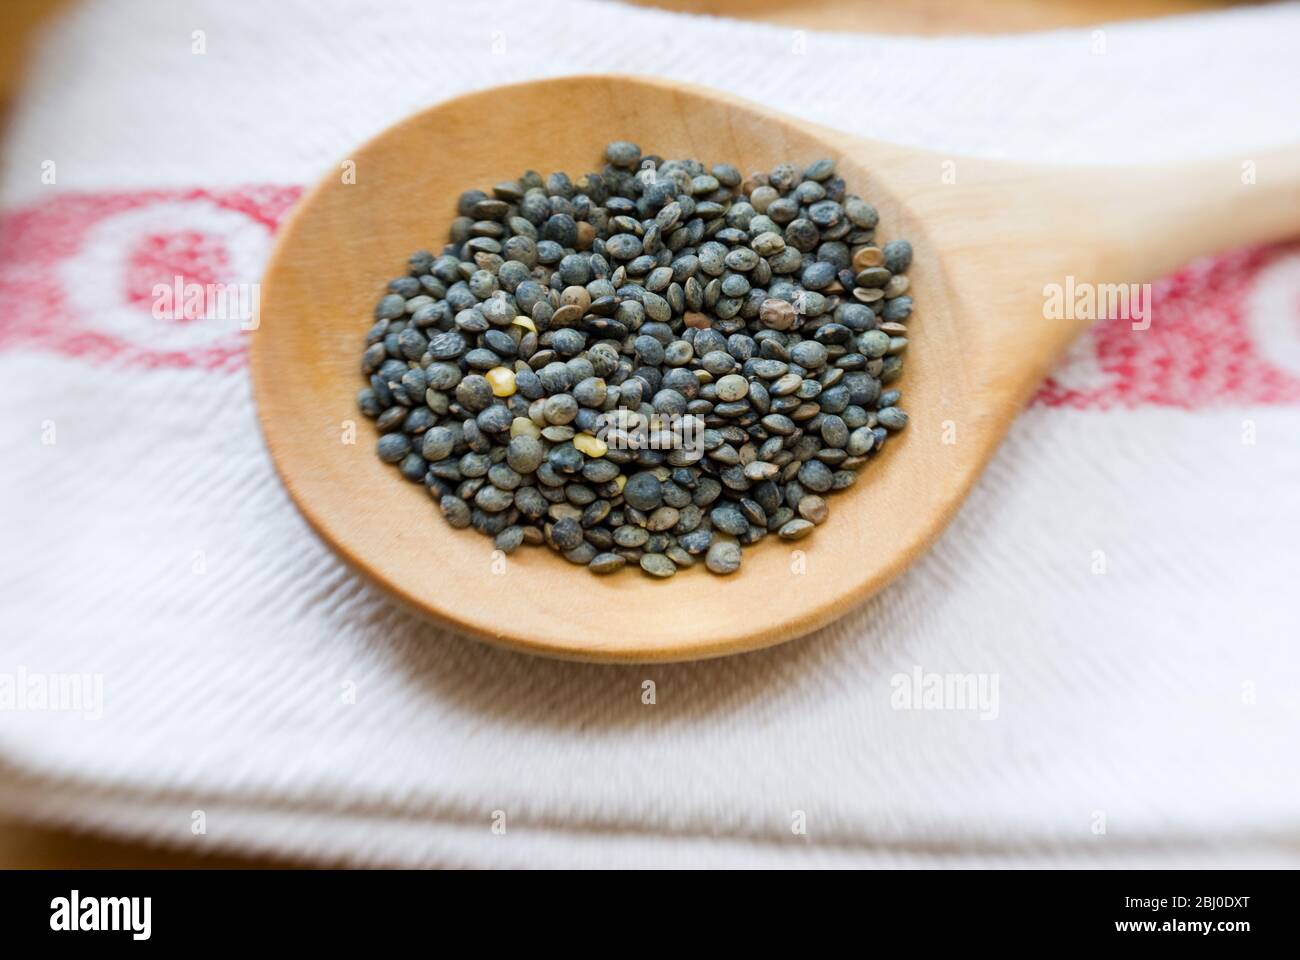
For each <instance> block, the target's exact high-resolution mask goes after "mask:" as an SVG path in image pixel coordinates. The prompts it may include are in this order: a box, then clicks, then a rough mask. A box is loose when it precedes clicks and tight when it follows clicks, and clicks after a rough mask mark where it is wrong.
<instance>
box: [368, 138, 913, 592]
mask: <svg viewBox="0 0 1300 960" xmlns="http://www.w3.org/2000/svg"><path fill="white" fill-rule="evenodd" d="M605 160H606V163H605V165H604V167H603V169H602V170H601V171H600V172H598V173H588V174H587V175H586V176H583V177H580V178H579V179H577V180H576V181H575V180H571V179H570V178H569V177H568V176H567V175H566V174H564V173H552V174H551V175H550V176H548V177H546V178H545V179H543V178H542V176H541V175H539V174H538V173H536V172H534V171H528V172H527V173H525V174H523V175H522V176H521V177H520V178H519V179H518V180H512V181H509V182H505V183H499V184H497V185H496V186H494V187H493V188H492V189H491V190H490V191H486V192H485V191H482V190H468V191H466V192H465V193H463V194H462V195H461V196H460V198H459V201H458V203H457V213H458V216H457V217H456V218H455V220H454V221H453V222H452V225H451V231H450V234H451V235H450V243H448V244H447V245H446V246H445V247H444V248H443V250H442V253H441V254H440V255H434V254H433V253H430V252H427V251H420V252H418V253H416V254H414V255H413V256H412V257H411V258H410V261H409V271H408V274H407V275H406V276H402V277H398V278H397V279H395V280H393V281H392V282H391V283H389V285H388V292H387V293H386V294H385V295H384V296H383V297H382V298H381V299H380V300H379V303H378V305H377V306H376V308H375V323H374V326H373V327H372V328H371V329H370V332H369V333H368V334H367V336H366V349H365V352H364V355H363V358H362V362H361V369H362V373H363V375H364V376H365V377H366V378H367V379H368V380H369V386H367V387H365V388H363V389H362V390H361V392H360V394H359V396H358V403H359V405H360V407H361V410H362V411H363V412H364V413H365V414H366V416H368V417H372V418H374V419H375V421H376V424H377V426H378V429H379V431H380V434H381V436H380V439H379V444H378V452H379V456H380V458H381V459H383V460H385V461H387V462H389V463H393V464H396V465H397V467H398V470H399V471H400V472H401V474H402V476H404V477H405V478H406V479H407V480H410V481H412V482H413V483H422V484H424V485H425V486H426V487H427V488H428V490H429V493H430V494H431V495H432V497H433V498H434V500H435V501H437V503H438V504H439V506H440V508H441V511H442V513H443V515H444V516H445V518H446V520H447V522H448V523H450V524H451V525H452V526H453V527H458V528H460V527H473V528H474V529H475V530H478V531H479V532H481V533H483V534H486V535H488V536H491V537H493V538H495V543H496V547H497V548H499V549H500V550H502V551H504V552H505V553H512V552H513V551H515V550H516V549H518V548H519V547H520V546H522V545H525V544H534V545H540V544H546V545H548V546H550V547H551V548H553V549H555V550H557V551H559V552H560V553H561V554H562V555H563V556H564V557H565V558H566V559H567V560H569V561H570V562H572V563H575V564H582V565H585V566H587V567H588V568H589V569H590V570H591V571H593V572H594V573H601V574H604V573H612V572H614V571H616V570H618V569H620V568H621V567H623V566H625V565H627V564H629V563H632V564H638V565H639V566H640V567H641V569H642V570H644V571H645V572H646V573H647V574H650V575H652V576H655V577H669V576H672V575H673V574H674V573H676V572H677V570H678V569H679V568H681V567H690V566H693V565H694V564H695V563H696V562H697V561H698V560H699V559H700V558H703V560H704V564H705V566H706V567H707V568H708V569H709V570H711V571H712V572H714V573H716V574H729V573H732V572H734V571H736V570H737V569H739V567H740V563H741V546H748V545H750V544H753V543H757V542H758V541H759V540H762V539H763V538H764V537H766V536H767V535H768V534H769V533H773V534H776V535H777V536H779V537H780V538H782V539H784V540H799V539H801V538H803V537H805V536H806V535H808V534H809V533H810V532H811V531H812V530H813V529H814V527H815V526H816V525H818V524H821V523H824V522H825V521H826V519H827V513H828V511H827V504H826V500H825V495H826V494H828V493H830V492H832V491H835V490H841V489H844V488H845V487H848V486H850V485H851V484H852V483H853V482H854V481H855V480H856V479H857V471H858V470H860V469H861V468H862V467H863V466H864V465H865V464H866V463H867V462H868V460H870V459H871V458H873V457H874V456H876V455H877V454H878V453H879V452H880V450H881V448H882V447H883V446H884V444H885V441H886V439H887V438H888V436H889V434H890V432H891V431H896V430H900V429H902V428H903V427H904V426H905V425H906V423H907V414H906V413H904V412H903V410H902V409H900V408H899V406H898V401H899V391H898V390H896V389H893V388H887V387H886V385H888V384H890V383H892V382H893V381H895V380H896V379H897V378H898V376H899V374H900V372H901V369H902V363H903V358H902V355H903V352H904V351H905V349H906V347H907V328H906V321H907V320H908V318H909V316H910V314H911V312H912V298H911V297H910V296H908V295H907V290H908V278H907V275H906V271H907V269H908V267H909V265H910V263H911V259H912V248H911V246H910V244H908V243H907V241H905V240H894V241H891V242H889V243H886V244H884V245H883V246H878V245H877V244H876V242H875V230H876V226H877V222H878V215H877V212H876V210H875V209H874V208H873V207H872V206H871V205H870V204H869V203H867V202H866V201H864V200H862V199H861V198H860V197H858V196H855V195H853V194H851V193H848V192H847V189H846V185H845V183H844V180H843V179H842V178H841V177H840V176H838V175H837V173H836V171H835V165H834V163H833V162H832V161H831V160H818V161H816V162H814V163H812V164H810V165H808V166H807V167H805V168H803V169H802V170H801V169H799V168H798V167H796V166H794V165H791V164H788V163H783V164H781V165H780V166H778V167H776V168H775V169H774V170H772V171H771V172H770V173H757V174H753V175H752V176H750V177H749V178H748V179H745V180H744V181H743V182H742V177H741V174H740V172H739V171H738V170H737V169H736V168H735V167H733V166H731V165H729V164H725V163H723V164H718V165H716V166H713V167H711V168H706V167H705V166H704V165H703V164H702V163H700V162H699V161H696V160H667V161H665V160H664V159H662V158H660V157H655V156H643V155H642V153H641V149H640V148H639V147H638V146H637V145H635V144H632V143H628V142H625V141H619V142H615V143H611V144H609V146H608V147H607V148H606V151H605ZM617 410H630V411H637V412H639V413H640V414H642V415H643V416H646V417H649V416H650V415H652V414H662V415H671V416H674V417H677V418H679V419H678V421H677V422H678V423H686V424H688V425H693V426H694V427H696V428H697V432H696V434H695V435H696V436H697V437H698V438H699V439H700V440H701V441H702V444H700V445H699V446H702V448H703V449H702V450H700V449H699V448H698V446H697V447H696V448H695V449H691V448H684V449H654V448H652V447H648V446H644V445H643V446H642V447H641V448H639V449H631V448H629V445H627V444H619V443H607V442H606V440H607V439H609V437H610V436H611V434H610V433H609V432H608V431H607V429H606V428H605V424H606V420H605V419H604V418H602V414H608V413H609V412H611V411H617ZM682 418H695V419H694V420H690V419H682Z"/></svg>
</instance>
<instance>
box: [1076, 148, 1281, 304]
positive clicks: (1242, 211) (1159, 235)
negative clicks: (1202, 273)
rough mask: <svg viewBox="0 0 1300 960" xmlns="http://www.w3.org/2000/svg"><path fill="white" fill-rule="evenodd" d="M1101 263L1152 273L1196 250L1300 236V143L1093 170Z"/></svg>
mask: <svg viewBox="0 0 1300 960" xmlns="http://www.w3.org/2000/svg"><path fill="white" fill-rule="evenodd" d="M1084 196H1085V198H1086V199H1087V202H1088V203H1089V205H1090V206H1093V207H1095V213H1094V214H1093V216H1092V217H1090V218H1089V221H1090V223H1091V225H1092V227H1093V229H1094V230H1099V231H1101V235H1100V236H1099V237H1098V239H1099V241H1100V242H1099V244H1098V248H1099V249H1101V250H1104V251H1106V256H1104V257H1103V258H1102V261H1101V263H1100V264H1099V265H1098V266H1099V268H1100V272H1101V273H1102V274H1103V275H1104V276H1112V275H1113V276H1115V279H1116V280H1117V281H1127V282H1142V281H1148V280H1153V279H1155V278H1157V277H1159V276H1162V275H1164V274H1166V273H1168V272H1169V271H1171V270H1173V269H1176V268H1177V267H1180V266H1182V265H1183V264H1184V263H1186V262H1187V261H1189V260H1191V259H1192V258H1194V257H1196V256H1199V255H1202V254H1208V253H1216V252H1219V251H1223V250H1230V249H1233V248H1236V247H1242V246H1247V245H1252V244H1258V243H1268V242H1272V241H1276V240H1283V239H1286V238H1288V237H1290V236H1300V145H1293V146H1290V147H1285V148H1281V149H1274V150H1269V151H1266V152H1259V153H1256V154H1253V155H1250V156H1243V157H1235V158H1224V159H1219V160H1209V161H1199V162H1196V163H1190V164H1185V165H1176V166H1172V167H1167V168H1159V167H1129V168H1117V169H1115V170H1113V171H1106V172H1105V173H1099V174H1097V175H1094V177H1093V178H1091V182H1089V183H1088V184H1087V187H1086V188H1085V190H1084Z"/></svg>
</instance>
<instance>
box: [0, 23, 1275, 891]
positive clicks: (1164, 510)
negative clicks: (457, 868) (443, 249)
mask: <svg viewBox="0 0 1300 960" xmlns="http://www.w3.org/2000/svg"><path fill="white" fill-rule="evenodd" d="M1298 30H1300V8H1297V7H1296V6H1293V5H1282V6H1268V7H1262V8H1252V9H1245V10H1238V11H1234V12H1231V13H1224V14H1218V15H1210V16H1198V17H1189V18H1179V19H1170V20H1161V21H1157V22H1150V23H1133V24H1126V25H1122V26H1107V27H1105V28H1104V29H1099V30H1096V31H1092V30H1083V31H1078V30H1070V31H1060V32H1054V33H1049V34H1038V35H1024V36H1014V37H985V38H945V39H924V40H923V39H913V38H898V37H891V38H884V37H873V36H847V35H830V34H819V33H813V32H808V33H803V32H798V31H791V30H788V29H782V28H776V27H768V26H759V25H749V24H739V23H733V22H727V21H721V20H715V19H707V18H693V17H685V16H679V15H672V14H665V13H661V12H658V11H653V10H645V9H640V8H630V7H623V6H619V5H615V4H609V3H593V2H578V0H562V2H552V3H547V4H538V3H531V2H522V0H498V2H495V3H492V4H490V5H474V6H473V7H472V9H471V6H470V5H469V4H467V3H454V2H448V3H439V4H427V3H417V2H414V0H411V2H385V3H341V2H321V0H312V2H306V0H281V2H278V3H275V4H231V3H225V2H220V0H194V2H174V3H169V4H155V3H143V2H142V3H136V4H133V5H123V4H118V3H108V2H90V3H85V4H81V5H79V6H77V7H76V8H74V9H73V10H72V11H71V13H70V14H69V15H68V16H67V17H66V18H65V19H64V20H63V21H62V22H60V23H59V24H58V25H57V27H56V28H55V29H54V30H53V31H52V32H51V33H50V35H49V36H48V37H47V40H46V42H45V44H44V45H43V47H42V49H41V51H40V54H39V56H38V57H37V58H36V61H35V64H34V72H33V75H32V83H31V85H30V91H29V93H28V94H27V96H26V99H25V100H24V101H23V102H22V103H20V104H19V107H18V109H17V111H16V115H15V117H14V118H13V124H12V127H11V131H12V132H11V136H10V138H9V140H8V142H7V143H6V144H5V146H4V149H3V159H2V163H3V166H2V167H0V203H2V204H3V209H4V214H3V220H2V221H0V251H2V255H0V407H2V408H3V409H4V410H5V416H4V417H3V418H0V452H2V454H0V455H2V457H3V459H2V462H3V463H4V469H3V471H0V518H2V521H3V522H2V523H0V529H2V530H3V537H0V602H2V603H3V610H4V616H3V619H2V620H0V623H3V630H2V632H0V808H2V809H4V810H6V811H8V812H10V813H13V814H17V815H21V816H26V817H30V818H32V819H37V820H42V821H45V822H50V823H57V824H62V825H67V826H71V827H75V828H81V829H88V830H91V829H93V830H103V831H108V832H112V833H114V834H118V835H125V836H131V837H136V838H140V839H143V840H147V841H150V842H154V843H158V844H165V845H169V846H176V847H183V848H190V849H199V850H215V849H221V850H224V851H245V852H259V853H267V854H273V855H277V856H284V857H292V858H299V859H310V860H318V861H323V862H339V863H355V864H362V863H366V864H403V865H467V866H489V865H529V866H548V865H646V866H670V865H682V866H692V865H735V866H773V865H792V866H796V865H810V866H811V865H928V864H960V865H975V864H986V865H989V864H991V865H1027V864H1036V865H1042V864H1073V863H1084V864H1092V863H1098V864H1100V863H1105V864H1123V865H1129V864H1159V865H1190V864H1198V863H1210V862H1216V863H1223V862H1227V863H1233V864H1239V865H1241V864H1244V865H1251V864H1291V865H1294V862H1295V860H1296V850H1297V840H1300V772H1298V769H1297V749H1296V736H1295V731H1296V721H1297V719H1300V697H1298V696H1297V693H1296V691H1297V689H1300V662H1298V661H1297V656H1296V652H1295V639H1296V637H1297V635H1298V631H1300V604H1298V603H1297V600H1296V590H1295V585H1294V582H1293V581H1294V578H1295V569H1296V557H1297V547H1296V533H1297V530H1300V443H1297V437H1298V433H1297V429H1298V428H1300V243H1297V244H1290V245H1279V246H1274V247H1269V248H1265V249H1255V250H1247V251H1239V252H1236V253H1232V254H1229V255H1226V256H1222V257H1218V258H1214V259H1207V260H1204V261H1198V262H1196V263H1193V264H1191V265H1189V266H1188V267H1187V268H1186V269H1184V270H1182V271H1181V272H1179V273H1178V274H1176V275H1175V276H1172V277H1169V278H1167V279H1165V280H1163V281H1161V282H1159V283H1158V284H1156V286H1155V290H1154V298H1155V304H1154V314H1153V322H1152V324H1151V327H1150V329H1149V330H1145V331H1134V330H1132V329H1131V328H1130V326H1129V325H1128V324H1126V323H1122V322H1113V323H1105V322H1103V323H1101V324H1100V325H1098V327H1097V328H1096V329H1095V330H1094V331H1093V332H1092V333H1091V334H1090V335H1089V336H1088V337H1086V338H1085V339H1084V340H1083V341H1082V342H1081V343H1080V344H1079V345H1078V347H1077V349H1076V350H1074V351H1073V353H1072V355H1071V356H1070V358H1069V359H1068V361H1067V362H1066V363H1065V365H1064V366H1063V367H1062V368H1061V369H1060V370H1059V371H1058V373H1057V374H1056V375H1055V376H1054V377H1053V378H1052V380H1051V381H1049V382H1048V383H1047V384H1045V385H1044V388H1043V390H1042V392H1041V394H1040V395H1039V397H1038V398H1037V400H1036V401H1035V403H1034V404H1033V405H1032V406H1031V408H1030V409H1029V410H1028V411H1027V412H1026V413H1025V414H1024V415H1023V416H1022V417H1021V418H1020V419H1019V420H1018V422H1017V423H1016V424H1015V426H1014V427H1013V429H1012V432H1011V435H1010V437H1009V439H1008V440H1007V442H1006V444H1005V445H1004V447H1003V448H1002V449H1001V450H1000V451H999V453H998V454H997V456H996V457H995V459H994V460H993V462H992V464H991V465H990V467H989V470H988V472H987V474H986V475H985V476H984V477H983V478H982V479H981V480H980V482H979V484H978V486H977V487H976V489H975V491H974V493H973V495H972V496H971V498H970V500H969V502H968V503H967V504H966V505H965V506H964V507H963V508H962V510H961V512H960V513H959V515H958V517H957V519H956V521H955V522H954V523H953V525H952V527H951V528H950V529H949V530H948V532H947V533H946V534H945V535H944V536H943V537H942V538H941V539H940V541H939V542H938V544H937V545H936V546H935V547H934V549H933V550H932V551H931V552H930V553H929V554H928V555H927V556H925V557H923V558H922V559H921V560H920V562H919V563H918V564H917V565H916V566H915V567H914V568H913V569H912V570H911V571H910V572H908V573H907V574H906V575H905V576H903V577H902V578H901V579H900V580H899V581H898V582H897V583H895V584H894V585H893V586H891V587H890V588H888V589H887V590H885V591H884V592H883V593H882V594H880V595H879V596H877V597H876V598H875V599H873V600H871V601H870V602H868V603H867V604H865V605H863V606H860V607H858V608H857V609H855V610H853V611H852V612H851V613H850V614H849V615H847V616H845V617H844V618H843V619H841V620H839V621H838V622H836V623H834V624H833V625H831V626H829V627H827V628H826V629H823V630H821V631H819V632H818V633H816V634H814V635H812V636H809V637H806V638H804V639H801V640H798V641H795V642H792V643H788V644H785V645H783V646H781V647H777V648H774V649H770V650H767V651H762V652H759V653H754V654H750V655H746V656H740V657H733V658H729V659H724V660H719V661H711V662H703V663H694V664H675V665H668V666H596V665H583V664H572V663H561V662H554V661H547V660H541V659H535V658H531V657H527V656H524V655H520V654H515V653H509V652H505V651H502V650H497V649H493V648H491V647H488V646H485V645H483V644H480V643H478V642H476V641H474V640H471V639H468V638H465V637H462V636H458V635H455V634H453V633H452V632H451V631H448V630H446V629H444V628H441V627H439V626H435V625H431V624H428V623H425V622H422V621H420V620H418V619H416V618H413V617H412V616H410V615H409V614H407V613H405V612H404V611H402V610H401V609H399V608H398V607H397V606H395V605H394V604H393V603H392V602H390V601H389V599H388V598H387V597H386V596H384V595H383V594H382V593H380V592H378V591H377V590H375V589H373V588H372V587H370V586H368V585H367V584H365V583H363V582H362V581H360V580H359V579H357V578H356V577H355V576H353V575H352V574H351V573H349V572H348V571H347V569H346V568H345V567H344V566H343V565H342V563H341V562H340V561H339V560H338V559H336V558H335V557H334V556H333V554H331V553H330V552H329V551H328V550H327V549H326V548H325V547H324V546H322V545H321V543H320V542H319V541H317V540H316V538H315V537H314V536H313V535H312V533H311V532H310V531H309V529H308V528H307V526H306V524H305V523H304V522H303V521H302V520H301V518H300V517H299V516H298V514H297V513H296V512H295V511H294V509H293V507H292V506H291V504H290V503H289V501H288V499H287V497H286V496H285V493H284V491H283V490H282V488H281V486H280V484H279V482H278V480H277V478H276V476H275V474H274V472H273V470H272V467H271V464H270V462H269V460H268V458H267V455H266V452H265V449H264V447H263V445H262V441H261V437H260V435H259V433H258V429H257V425H256V420H255V416H254V411H253V407H252V401H251V397H250V392H249V387H248V378H247V368H246V359H245V346H246V341H245V339H244V338H245V336H246V335H245V334H243V333H242V332H241V331H240V330H239V328H238V323H237V322H231V323H220V322H215V321H194V322H190V323H185V322H179V321H172V320H165V319H163V320H160V319H155V318H154V316H153V313H152V310H151V304H152V291H153V288H154V285H155V284H158V283H163V284H168V283H170V282H171V281H172V278H173V277H174V276H176V275H183V276H184V277H185V278H186V279H187V280H188V281H192V282H209V281H211V282H232V283H233V282H254V281H256V280H257V279H258V277H259V275H260V271H261V268H262V265H263V263H264V261H265V257H266V255H267V252H268V249H269V246H270V243H271V241H272V238H273V236H274V232H275V230H276V227H277V225H278V224H279V223H280V222H282V220H283V218H284V216H285V214H286V212H287V211H288V210H289V209H290V208H291V207H292V205H293V203H294V201H295V200H296V199H297V197H298V196H299V195H300V192H301V190H302V188H303V187H304V186H305V185H309V184H310V183H312V182H313V181H314V180H316V179H318V178H319V177H321V176H323V175H324V174H325V173H326V172H327V171H329V170H331V169H334V165H335V164H336V163H337V162H338V160H339V159H340V158H342V157H344V156H346V154H347V151H348V150H349V149H351V148H352V147H353V146H354V145H355V144H357V143H358V142H360V141H362V140H363V139H365V138H367V137H369V136H371V135H372V134H374V133H375V132H377V131H378V130H380V129H382V128H383V127H384V126H386V125H387V124H389V123H391V122H393V121H395V120H397V119H399V118H401V117H403V116H405V115H406V114H408V113H410V112H411V111H413V110H415V109H417V108H419V107H422V106H424V105H427V104H429V103H431V102H434V101H436V100H439V99H443V98H446V97H450V96H452V95H455V94H458V93H462V92H464V91H467V90H472V89H478V88H482V87H486V86H489V85H493V84H497V83H504V82H510V81H517V80H523V79H528V78H533V77H542V76H551V75H558V74H565V73H576V72H597V71H623V72H634V73H647V74H656V75H664V76H669V77H672V78H674V79H678V80H682V81H687V82H698V83H701V84H707V85H710V86H713V87H717V88H720V89H724V90H730V91H732V92H735V93H738V94H741V95H743V96H746V97H749V98H752V99H755V100H759V101H762V102H765V103H767V104H770V105H771V106H772V107H774V108H776V109H779V110H782V111H785V112H788V113H791V114H797V115H799V116H802V117H805V118H807V119H809V120H813V121H817V122H821V123H824V124H827V125H831V126H837V127H841V128H843V129H846V130H849V131H851V132H853V133H857V134H860V135H864V136H869V137H876V138H880V139H886V140H893V141H897V142H902V143H908V144H916V145H922V146H927V147H930V148H933V149H937V150H941V151H948V152H952V153H953V154H957V153H973V154H983V155H987V156H1008V157H1011V156H1014V157H1017V158H1021V159H1027V160H1037V161H1085V162H1097V163H1112V162H1122V161H1134V160H1146V161H1174V160H1177V159H1180V158H1189V157H1192V156H1208V155H1214V154H1219V153H1222V152H1223V151H1224V150H1232V151H1237V152H1238V153H1239V154H1240V159H1241V161H1242V162H1247V161H1249V159H1250V156H1251V151H1253V150H1260V149H1263V148H1265V147H1268V146H1270V145H1276V144H1279V143H1283V142H1286V141H1288V140H1292V139H1294V138H1295V136H1296V135H1297V131H1296V128H1295V123H1294V119H1295V104H1296V103H1297V102H1300V74H1298V73H1297V71H1296V70H1295V65H1294V43H1293V38H1294V37H1295V36H1296V35H1297V31H1298ZM556 109H557V110H564V109H581V106H580V105H573V104H556ZM644 146H646V147H647V148H648V149H653V147H654V145H653V144H645V145H644ZM714 159H724V158H714ZM802 159H811V158H802ZM596 160H597V158H596V157H594V156H593V157H592V162H593V165H594V164H595V162H596ZM467 186H469V184H467ZM867 189H869V186H868V188H867ZM1214 229H1215V224H1213V223H1207V224H1205V230H1206V232H1207V233H1212V232H1213V231H1214ZM1297 231H1298V233H1300V220H1298V221H1297ZM989 232H990V236H991V237H995V236H996V232H997V218H996V212H991V213H990V217H989ZM918 310H919V313H918V316H919V317H920V318H921V319H920V320H919V321H918V322H924V310H925V305H924V304H920V305H919V306H918ZM365 326H366V320H365V318H359V319H358V326H357V331H358V337H360V336H361V334H362V332H363V330H364V328H365ZM900 386H901V387H902V389H903V391H904V395H906V390H907V383H906V377H904V380H903V381H902V383H901V384H900ZM430 522H431V523H436V522H440V521H439V520H438V519H437V518H436V517H435V516H433V515H431V516H430ZM448 589H454V585H449V586H448ZM617 619H618V612H617V611H616V610H611V611H610V621H611V624H612V625H614V626H616V625H617ZM647 681H651V682H652V683H653V688H652V689H653V693H654V696H653V698H652V699H653V702H650V703H648V702H646V701H647V700H649V699H651V698H650V697H648V696H647V694H646V691H647V689H651V688H648V687H647V686H646V682H647ZM6 691H7V694H6Z"/></svg>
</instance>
